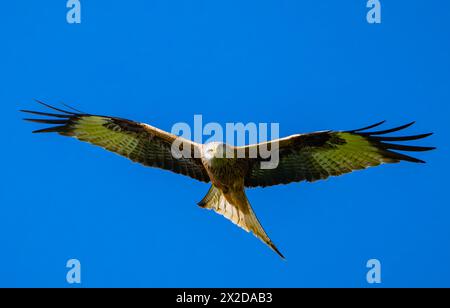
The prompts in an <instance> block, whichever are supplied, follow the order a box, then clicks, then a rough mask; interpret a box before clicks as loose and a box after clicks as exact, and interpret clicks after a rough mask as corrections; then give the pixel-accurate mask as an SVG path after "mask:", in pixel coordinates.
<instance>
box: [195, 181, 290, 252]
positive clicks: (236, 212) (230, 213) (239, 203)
mask: <svg viewBox="0 0 450 308" xmlns="http://www.w3.org/2000/svg"><path fill="white" fill-rule="evenodd" d="M231 194H232V195H231V196H229V198H228V200H227V198H226V197H225V195H224V194H223V193H222V192H221V191H220V189H218V188H217V187H215V186H214V185H212V186H211V188H210V189H209V191H208V193H207V194H206V196H205V197H204V198H203V199H202V201H200V202H199V203H198V205H199V206H200V207H202V208H206V209H210V210H211V209H212V210H214V211H215V212H217V213H218V214H220V215H223V216H224V217H225V218H227V219H229V220H230V221H231V222H233V223H234V224H235V225H237V226H239V227H241V228H242V229H244V230H245V231H247V232H252V233H253V234H254V235H255V236H256V237H257V238H259V239H260V240H261V241H263V242H264V243H265V244H266V245H267V246H269V247H270V248H271V249H272V250H273V251H275V252H276V253H277V254H278V255H279V256H280V257H281V258H283V259H285V258H284V256H283V254H282V253H281V252H280V251H279V250H278V248H277V247H276V246H275V245H274V244H273V242H272V241H271V240H270V238H269V236H268V235H267V233H266V232H265V231H264V228H263V227H262V226H261V223H260V222H259V220H258V218H257V217H256V215H255V213H254V211H253V209H252V207H251V205H250V203H249V202H248V199H247V196H246V195H245V192H244V191H239V192H231ZM229 199H232V200H233V201H232V202H230V201H229Z"/></svg>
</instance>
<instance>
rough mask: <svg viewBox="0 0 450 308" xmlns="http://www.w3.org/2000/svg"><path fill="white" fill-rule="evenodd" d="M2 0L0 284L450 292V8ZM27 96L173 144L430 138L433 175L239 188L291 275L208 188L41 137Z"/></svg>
mask: <svg viewBox="0 0 450 308" xmlns="http://www.w3.org/2000/svg"><path fill="white" fill-rule="evenodd" d="M81 3H82V17H81V18H82V23H81V24H79V25H73V24H72V25H71V24H68V23H67V22H66V12H67V9H66V7H65V1H27V2H26V3H25V2H23V1H8V2H5V3H3V4H2V9H1V15H0V40H1V48H0V63H1V68H0V82H1V86H0V111H1V114H2V132H3V133H2V150H1V151H0V159H1V161H2V172H1V174H2V176H1V178H0V181H1V182H0V252H1V253H0V286H35V287H37V286H44V287H47V286H57V287H70V285H69V284H67V283H66V280H65V277H66V271H67V269H66V267H65V264H66V261H67V260H68V259H71V258H76V259H79V260H80V262H81V265H82V285H81V286H84V287H99V286H106V287H107V286H114V287H119V286H126V287H131V286H138V287H144V286H149V287H157V286H158V287H176V286H178V287H309V286H325V287H331V286H336V287H338V286H339V287H344V286H351V287H356V286H358V287H366V286H367V287H372V286H371V285H368V284H367V282H366V279H365V275H366V271H367V268H366V266H365V265H366V262H367V260H368V259H371V258H377V259H379V260H380V261H381V264H382V282H383V283H382V285H381V286H385V287H397V286H403V287H413V286H414V287H416V286H447V287H450V262H449V260H450V202H449V197H448V195H449V194H448V189H449V188H448V173H449V172H450V170H449V164H448V157H449V155H450V152H449V148H448V145H449V142H448V136H449V133H450V129H449V116H450V107H449V106H450V90H449V88H450V76H449V74H450V40H449V38H450V3H449V2H448V1H444V0H441V1H437V0H435V1H383V0H381V3H382V23H381V24H380V25H370V24H368V23H367V22H366V18H365V15H366V12H367V10H368V9H367V8H366V1H331V0H330V1H286V0H284V1H256V0H252V1H236V0H233V1H162V0H152V1H147V0H146V1H144V0H141V1H132V2H124V1H81ZM33 98H38V99H41V100H44V101H46V102H49V103H52V104H58V103H59V102H62V101H63V102H66V103H68V104H72V105H74V106H76V107H78V108H80V109H82V110H84V111H87V112H91V113H100V114H108V115H115V116H121V117H125V118H130V119H134V120H138V121H143V122H147V123H150V124H152V125H154V126H157V127H160V128H162V129H166V130H170V128H171V127H172V125H173V124H174V123H176V122H180V121H183V122H188V123H192V121H193V115H194V114H202V115H203V118H204V121H205V122H219V123H222V124H225V123H226V122H244V123H246V122H256V123H258V122H278V123H280V128H281V134H282V135H289V134H293V133H299V132H308V131H314V130H323V129H352V128H357V127H360V126H364V125H368V124H371V123H373V122H376V121H380V120H384V119H386V120H387V121H388V124H391V125H397V124H398V125H400V124H403V123H404V122H407V121H410V120H416V121H417V124H416V125H415V126H413V127H412V128H410V129H409V132H411V133H412V134H414V133H422V132H428V131H433V132H435V135H434V136H432V137H431V138H429V139H428V140H425V141H423V142H419V143H420V144H423V145H433V146H437V147H438V150H437V151H434V152H428V153H423V154H422V153H420V154H419V155H418V157H420V158H422V159H424V160H426V161H427V162H428V163H427V164H426V165H415V164H408V163H402V164H398V165H389V166H381V167H378V168H373V169H370V170H365V171H361V172H356V173H352V174H348V175H345V176H342V177H339V178H333V179H330V180H327V181H322V182H316V183H313V184H308V183H297V184H291V185H288V186H277V187H273V188H266V189H253V190H250V191H248V196H249V199H250V201H251V203H252V205H253V207H254V209H255V211H256V213H257V215H258V216H259V218H260V220H261V222H262V224H263V225H264V227H265V228H266V230H267V232H268V233H269V235H270V236H271V237H272V239H273V241H274V242H275V243H276V244H277V245H278V247H279V248H280V250H281V251H282V252H283V253H284V254H285V255H286V257H287V261H286V262H284V261H282V260H280V258H279V257H278V256H277V255H276V254H274V253H273V252H272V251H270V250H269V249H268V248H267V247H265V246H264V245H263V244H262V243H261V242H260V241H259V240H257V239H256V238H254V237H253V236H251V235H249V234H247V233H245V232H244V231H242V230H240V229H238V228H236V227H235V226H233V225H232V224H231V223H230V222H229V221H227V220H225V219H223V218H222V217H220V216H219V215H216V214H214V213H212V212H209V211H206V210H202V209H200V208H198V207H197V205H196V202H197V201H199V200H200V199H201V198H202V197H203V196H204V194H205V193H206V191H207V190H208V185H206V184H202V183H199V182H195V181H194V180H191V179H189V178H186V177H181V176H178V175H174V174H172V173H170V172H166V171H162V170H158V169H150V168H145V167H142V166H140V165H137V164H133V163H131V162H129V161H128V160H127V159H124V158H122V157H119V156H117V155H114V154H112V153H109V152H106V151H104V150H102V149H100V148H96V147H93V146H90V145H87V144H84V143H81V142H78V141H76V140H73V139H70V138H63V137H61V136H58V135H51V134H48V135H32V134H31V133H30V132H31V130H33V129H36V128H37V127H39V126H38V125H35V124H30V123H25V122H23V121H21V118H22V115H21V114H19V112H18V109H22V108H26V109H33V108H36V107H37V108H39V107H38V106H37V105H36V104H35V103H34V102H33Z"/></svg>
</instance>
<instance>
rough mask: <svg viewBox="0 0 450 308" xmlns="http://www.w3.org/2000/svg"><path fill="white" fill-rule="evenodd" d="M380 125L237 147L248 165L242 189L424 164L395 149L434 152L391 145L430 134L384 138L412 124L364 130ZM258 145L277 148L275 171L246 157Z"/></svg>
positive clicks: (422, 148) (293, 136) (409, 146)
mask: <svg viewBox="0 0 450 308" xmlns="http://www.w3.org/2000/svg"><path fill="white" fill-rule="evenodd" d="M382 123H384V121H383V122H380V123H376V124H374V125H370V126H368V127H364V128H360V129H356V130H351V131H321V132H314V133H309V134H299V135H292V136H290V137H286V138H282V139H278V140H275V141H270V142H266V143H260V144H256V145H250V146H246V147H241V148H242V150H245V151H246V158H245V159H247V160H248V162H249V170H248V172H247V174H246V177H245V186H246V187H256V186H262V187H265V186H271V185H277V184H287V183H291V182H299V181H305V180H306V181H308V182H313V181H316V180H320V179H326V178H328V177H329V176H338V175H342V174H345V173H349V172H352V171H353V170H360V169H365V168H368V167H371V166H378V165H380V164H383V163H397V162H399V161H409V162H414V163H424V161H422V160H420V159H417V158H414V157H411V156H408V155H405V154H401V153H398V152H396V151H395V150H398V151H412V152H420V151H428V150H432V149H435V148H434V147H422V146H411V145H402V144H397V143H391V142H392V141H395V142H397V141H411V140H417V139H422V138H425V137H428V136H430V135H431V134H432V133H428V134H421V135H414V136H400V137H391V136H386V134H388V133H392V132H396V131H399V130H402V129H405V128H407V127H409V126H411V125H412V124H414V122H412V123H408V124H406V125H402V126H400V127H396V128H392V129H387V130H381V131H367V130H369V129H371V128H374V127H377V126H379V125H381V124H382ZM261 146H265V147H266V148H268V149H269V150H270V149H271V148H274V149H276V147H278V153H279V163H278V166H276V168H273V169H262V168H261V163H262V162H263V161H267V159H265V160H264V159H262V158H260V155H258V156H257V158H248V153H250V152H249V151H250V150H251V149H253V150H255V149H256V150H257V151H259V150H260V149H261Z"/></svg>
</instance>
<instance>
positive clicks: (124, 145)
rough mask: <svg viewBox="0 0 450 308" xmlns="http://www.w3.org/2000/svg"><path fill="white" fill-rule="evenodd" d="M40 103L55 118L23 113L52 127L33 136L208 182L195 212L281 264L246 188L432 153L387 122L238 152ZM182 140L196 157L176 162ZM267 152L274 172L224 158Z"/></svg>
mask: <svg viewBox="0 0 450 308" xmlns="http://www.w3.org/2000/svg"><path fill="white" fill-rule="evenodd" d="M38 102H39V101H38ZM39 103H40V104H42V105H44V106H45V107H47V108H50V109H52V110H53V112H52V113H50V112H40V111H30V110H21V111H22V112H25V113H29V114H33V115H37V116H44V117H46V118H38V119H36V118H32V119H29V118H27V119H25V120H27V121H31V122H37V123H43V124H52V125H53V126H51V127H47V128H43V129H39V130H36V131H34V133H52V132H54V133H58V134H60V135H63V136H69V137H74V138H76V139H78V140H81V141H85V142H89V143H91V144H94V145H97V146H100V147H102V148H104V149H106V150H109V151H112V152H115V153H117V154H119V155H122V156H125V157H127V158H129V159H130V160H132V161H134V162H138V163H141V164H143V165H145V166H149V167H156V168H161V169H165V170H169V171H172V172H175V173H177V174H182V175H185V176H188V177H191V178H193V179H196V180H198V181H201V182H205V183H211V187H210V189H209V191H208V193H207V194H206V196H205V197H204V198H203V199H202V200H201V201H200V202H199V203H198V205H199V206H200V207H202V208H206V209H210V210H211V209H212V210H214V211H215V212H217V213H219V214H220V215H223V216H224V217H226V218H227V219H229V220H230V221H232V222H233V223H234V224H236V225H237V226H239V227H241V228H242V229H244V230H245V231H247V232H252V233H253V234H254V235H255V236H256V237H257V238H259V239H260V240H261V241H263V242H264V243H265V244H267V245H268V246H269V247H270V248H271V249H273V250H274V251H275V252H276V253H277V254H278V255H279V256H280V257H282V258H284V256H283V255H282V254H281V252H280V251H279V250H278V248H277V247H276V246H275V245H274V243H273V242H272V241H271V239H270V238H269V236H268V235H267V233H266V232H265V231H264V229H263V227H262V226H261V223H260V222H259V220H258V218H257V217H256V215H255V213H254V211H253V209H252V207H251V205H250V203H249V201H248V199H247V197H246V194H245V189H246V188H250V187H267V186H272V185H278V184H288V183H291V182H300V181H307V182H314V181H317V180H323V179H326V178H328V177H330V176H338V175H342V174H345V173H349V172H352V171H354V170H360V169H365V168H368V167H372V166H378V165H381V164H384V163H397V162H400V161H408V162H412V163H424V161H422V160H420V159H417V158H414V157H411V156H408V155H406V154H402V153H399V152H397V151H406V152H421V151H428V150H432V149H434V147H423V146H411V145H404V144H398V143H393V142H402V141H412V140H417V139H422V138H425V137H428V136H430V135H431V134H432V133H427V134H420V135H413V136H386V134H389V133H393V132H397V131H400V130H403V129H405V128H407V127H409V126H411V125H412V124H414V122H412V123H408V124H406V125H402V126H399V127H395V128H391V129H386V130H378V131H373V130H371V129H373V128H375V127H378V126H379V125H381V124H383V123H384V121H383V122H379V123H376V124H374V125H370V126H367V127H363V128H359V129H354V130H348V131H330V130H328V131H318V132H313V133H307V134H296V135H292V136H289V137H285V138H281V139H277V140H272V141H268V142H265V143H259V144H254V145H247V146H241V147H235V146H231V145H227V144H224V143H218V142H213V143H208V144H199V143H195V142H193V141H190V140H187V139H184V138H181V137H178V136H176V135H173V134H171V133H168V132H165V131H163V130H161V129H158V128H156V127H153V126H150V125H148V124H144V123H138V122H135V121H130V120H126V119H122V118H117V117H111V116H100V115H92V114H87V113H83V112H80V111H78V110H76V109H73V108H71V107H68V108H69V109H70V110H63V109H60V108H55V107H53V106H50V105H48V104H45V103H43V102H39ZM55 111H56V112H57V113H55ZM180 140H181V141H182V147H183V150H184V151H185V152H186V151H187V152H188V153H190V154H192V155H186V156H181V157H174V155H173V151H172V145H173V143H174V142H175V141H180ZM263 145H264V146H266V147H274V148H275V147H276V148H277V150H278V155H279V162H278V165H277V166H276V167H275V168H271V169H270V168H262V167H261V166H262V164H263V163H264V161H266V159H264V158H262V157H261V156H260V155H257V156H256V157H249V156H250V155H244V157H239V156H237V155H231V157H229V156H228V155H227V156H226V157H225V155H224V153H229V152H230V151H231V152H232V153H236V152H237V151H238V150H239V151H243V152H244V153H247V154H248V153H250V151H252V150H256V151H258V150H259V149H260V148H261V146H263Z"/></svg>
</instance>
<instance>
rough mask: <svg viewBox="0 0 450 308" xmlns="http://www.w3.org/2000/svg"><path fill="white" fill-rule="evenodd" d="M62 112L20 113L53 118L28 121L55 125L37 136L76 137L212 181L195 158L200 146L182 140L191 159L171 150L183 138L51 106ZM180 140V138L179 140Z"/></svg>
mask: <svg viewBox="0 0 450 308" xmlns="http://www.w3.org/2000/svg"><path fill="white" fill-rule="evenodd" d="M39 103H41V104H42V105H44V106H46V107H48V108H51V109H53V110H55V111H58V112H59V113H46V112H38V111H30V110H21V111H22V112H26V113H31V114H34V115H39V116H46V117H51V118H50V119H25V120H27V121H31V122H37V123H44V124H54V125H56V126H52V127H49V128H44V129H40V130H36V131H34V133H49V132H56V133H59V134H60V135H63V136H70V137H75V138H77V139H78V140H81V141H86V142H89V143H91V144H95V145H98V146H100V147H102V148H104V149H106V150H109V151H112V152H115V153H117V154H120V155H122V156H125V157H127V158H129V159H131V160H132V161H134V162H138V163H141V164H143V165H145V166H150V167H157V168H161V169H166V170H170V171H173V172H175V173H178V174H183V175H186V176H189V177H191V178H194V179H197V180H199V181H202V182H209V181H210V179H209V176H208V174H207V172H206V170H205V169H204V167H203V165H202V163H201V160H200V159H198V158H195V157H198V156H195V155H194V154H195V152H196V151H199V147H200V146H199V145H198V144H196V143H194V142H191V141H189V140H186V139H183V140H182V145H183V146H189V147H190V148H191V149H190V150H191V153H192V155H191V156H190V157H191V158H185V156H183V157H182V158H179V159H178V158H175V157H174V156H173V155H172V151H171V147H172V143H173V142H174V141H175V139H177V138H180V137H177V136H175V135H172V134H170V133H167V132H165V131H163V130H160V129H158V128H156V127H153V126H150V125H147V124H143V123H138V122H134V121H130V120H126V119H121V118H115V117H109V116H99V115H91V114H85V113H81V112H72V111H67V110H62V109H59V108H55V107H52V106H49V105H47V104H45V103H42V102H39ZM178 141H179V139H178Z"/></svg>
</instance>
